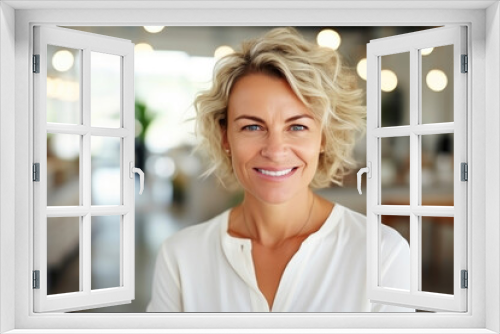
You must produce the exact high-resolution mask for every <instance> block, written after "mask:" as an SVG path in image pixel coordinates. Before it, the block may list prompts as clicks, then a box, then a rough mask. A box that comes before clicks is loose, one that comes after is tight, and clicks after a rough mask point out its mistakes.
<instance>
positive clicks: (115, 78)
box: [90, 52, 121, 128]
mask: <svg viewBox="0 0 500 334" xmlns="http://www.w3.org/2000/svg"><path fill="white" fill-rule="evenodd" d="M90 64H91V65H90V67H91V73H90V75H91V83H90V85H91V86H90V93H91V110H92V112H91V116H90V118H91V122H90V123H91V125H92V126H99V127H109V128H119V127H120V110H121V57H120V56H115V55H110V54H105V53H99V52H91V54H90Z"/></svg>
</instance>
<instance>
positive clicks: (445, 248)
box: [421, 217, 453, 294]
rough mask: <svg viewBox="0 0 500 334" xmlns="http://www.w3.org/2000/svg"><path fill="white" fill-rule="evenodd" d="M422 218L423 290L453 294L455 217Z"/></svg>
mask: <svg viewBox="0 0 500 334" xmlns="http://www.w3.org/2000/svg"><path fill="white" fill-rule="evenodd" d="M421 219H422V291H428V292H438V293H446V294H453V218H452V217H421Z"/></svg>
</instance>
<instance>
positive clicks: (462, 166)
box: [460, 162, 469, 181]
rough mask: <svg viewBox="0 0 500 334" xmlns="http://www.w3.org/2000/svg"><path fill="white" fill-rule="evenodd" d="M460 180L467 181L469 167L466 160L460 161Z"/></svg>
mask: <svg viewBox="0 0 500 334" xmlns="http://www.w3.org/2000/svg"><path fill="white" fill-rule="evenodd" d="M460 171H461V172H460V175H461V177H460V180H461V181H469V167H468V165H467V163H466V162H462V163H461V164H460Z"/></svg>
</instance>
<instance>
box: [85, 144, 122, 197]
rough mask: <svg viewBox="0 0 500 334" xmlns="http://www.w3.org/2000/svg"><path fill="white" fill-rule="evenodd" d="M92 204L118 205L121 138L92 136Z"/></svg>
mask: <svg viewBox="0 0 500 334" xmlns="http://www.w3.org/2000/svg"><path fill="white" fill-rule="evenodd" d="M90 145H91V152H92V205H120V204H121V197H120V189H121V182H120V175H121V173H120V151H121V147H120V146H121V139H120V138H114V137H99V136H92V138H91V139H90Z"/></svg>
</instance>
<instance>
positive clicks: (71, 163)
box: [47, 133, 81, 206]
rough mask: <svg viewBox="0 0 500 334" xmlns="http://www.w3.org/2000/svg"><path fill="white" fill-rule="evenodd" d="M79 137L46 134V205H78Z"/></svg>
mask: <svg viewBox="0 0 500 334" xmlns="http://www.w3.org/2000/svg"><path fill="white" fill-rule="evenodd" d="M80 142H81V136H79V135H67V134H52V133H49V134H47V205H48V206H65V205H80V181H79V180H80V176H79V172H80Z"/></svg>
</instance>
